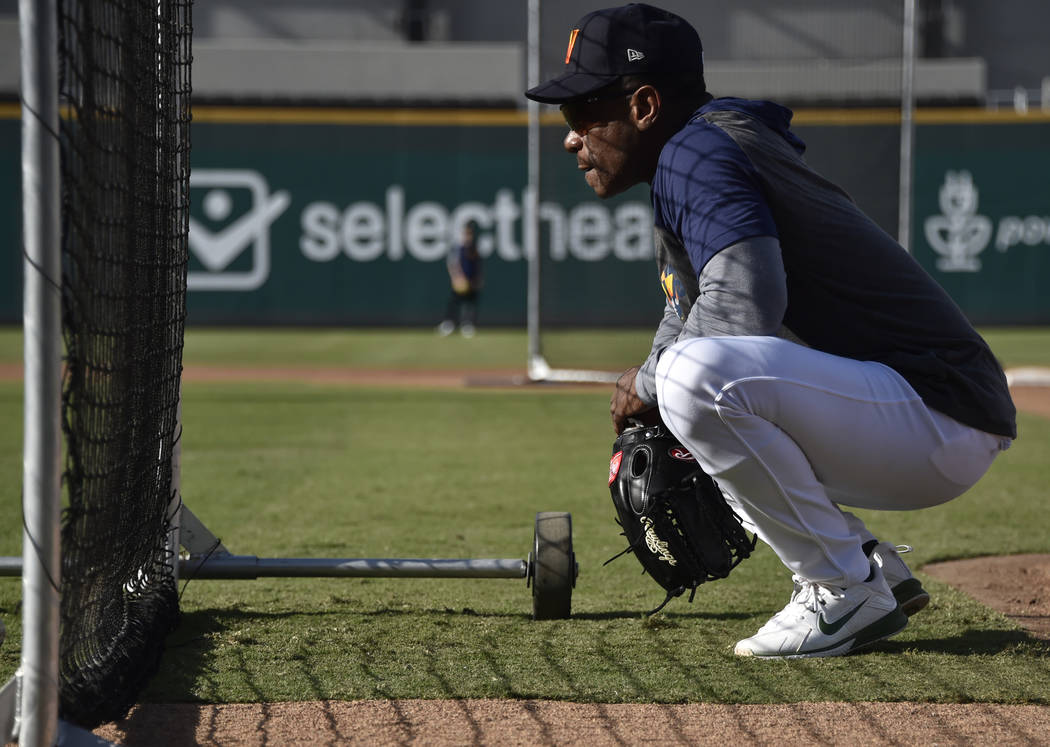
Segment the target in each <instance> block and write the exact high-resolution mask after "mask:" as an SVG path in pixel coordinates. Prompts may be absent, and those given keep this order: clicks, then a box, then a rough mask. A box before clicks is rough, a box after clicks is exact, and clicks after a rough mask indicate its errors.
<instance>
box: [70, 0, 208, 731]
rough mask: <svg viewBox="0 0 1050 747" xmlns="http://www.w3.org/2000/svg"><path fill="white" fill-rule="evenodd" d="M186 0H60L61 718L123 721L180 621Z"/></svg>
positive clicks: (186, 160) (186, 190) (94, 722)
mask: <svg viewBox="0 0 1050 747" xmlns="http://www.w3.org/2000/svg"><path fill="white" fill-rule="evenodd" d="M190 5H191V0H150V1H148V2H142V1H139V0H59V3H58V15H59V35H58V37H59V38H58V44H59V72H60V105H61V107H62V109H61V132H60V142H61V176H62V221H63V226H62V263H63V277H62V314H63V322H62V326H63V336H64V339H65V346H66V355H67V359H66V364H67V365H66V374H65V380H64V382H63V408H62V417H63V428H64V431H65V437H66V447H67V455H66V466H65V473H64V481H65V487H66V491H67V494H68V507H67V508H66V509H65V511H64V513H63V518H62V582H61V599H62V602H61V641H60V713H61V716H62V718H64V719H67V720H69V721H72V722H75V723H78V724H81V725H83V726H88V727H92V726H95V725H97V724H100V723H104V722H106V721H112V720H115V719H118V718H120V717H122V716H124V715H125V714H126V713H127V711H128V709H129V708H130V707H131V705H132V704H133V703H134V702H135V700H136V698H137V696H138V694H139V692H140V691H141V689H142V687H143V686H144V685H145V684H146V682H147V680H148V679H149V678H150V677H151V676H152V675H153V674H154V673H155V672H156V669H157V666H158V664H159V661H160V657H161V653H162V649H163V644H164V639H165V637H166V635H167V634H168V633H169V632H170V631H171V630H172V628H173V627H174V625H175V624H176V622H177V619H178V613H179V610H178V597H177V594H176V588H175V578H174V573H173V563H174V561H173V558H172V551H171V549H170V548H169V546H168V530H169V527H170V521H169V520H170V516H171V511H172V509H171V504H172V502H173V499H174V498H175V495H174V487H173V483H172V466H171V457H172V449H173V446H174V444H175V442H176V439H177V437H178V433H177V432H176V430H177V427H178V419H177V410H178V399H179V381H180V376H181V371H182V345H183V329H184V323H185V315H186V314H185V309H186V264H187V258H188V253H187V252H188V248H187V233H188V214H189V202H188V195H189V168H190V166H189V147H190V145H189V120H190V111H189V104H190V59H191V58H190V39H191V33H190V32H191V27H190Z"/></svg>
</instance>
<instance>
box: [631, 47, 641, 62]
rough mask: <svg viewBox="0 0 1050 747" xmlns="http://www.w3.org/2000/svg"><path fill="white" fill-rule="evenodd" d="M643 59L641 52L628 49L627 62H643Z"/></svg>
mask: <svg viewBox="0 0 1050 747" xmlns="http://www.w3.org/2000/svg"><path fill="white" fill-rule="evenodd" d="M644 59H645V54H643V53H642V52H639V51H638V50H637V49H630V48H628V50H627V61H628V62H637V61H638V60H644Z"/></svg>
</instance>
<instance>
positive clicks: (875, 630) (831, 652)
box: [734, 604, 908, 659]
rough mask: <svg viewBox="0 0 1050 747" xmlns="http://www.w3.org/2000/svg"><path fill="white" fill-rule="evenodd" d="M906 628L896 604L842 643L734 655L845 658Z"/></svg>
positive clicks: (906, 617) (771, 657)
mask: <svg viewBox="0 0 1050 747" xmlns="http://www.w3.org/2000/svg"><path fill="white" fill-rule="evenodd" d="M906 627H908V616H907V615H906V614H904V612H903V611H902V610H901V608H900V605H899V604H898V605H897V608H896V609H895V610H893V612H889V613H887V614H886V615H884V616H883V617H880V618H879V619H878V620H876V621H875V622H873V623H872V624H871V625H869V626H867V627H866V628H862V629H861V630H859V631H857V635H855V636H854V637H853V638H850V639H847V640H845V641H843V642H842V643H836V644H835V645H833V646H828V647H826V648H821V649H814V650H812V651H803V652H797V653H791V654H782V653H768V654H765V653H761V654H760V653H755V652H754V651H750V650H747V649H744V650H743V651H741V650H739V649H737V650H736V651H734V653H735V654H736V655H737V656H750V657H753V658H755V659H816V658H821V657H826V656H845V655H846V654H852V653H853V652H855V651H860V650H861V649H865V648H867V647H869V646H871V645H873V644H876V643H878V642H879V641H884V640H886V639H887V638H890V637H892V636H895V635H897V634H898V633H900V632H901V631H902V630H904V629H905V628H906Z"/></svg>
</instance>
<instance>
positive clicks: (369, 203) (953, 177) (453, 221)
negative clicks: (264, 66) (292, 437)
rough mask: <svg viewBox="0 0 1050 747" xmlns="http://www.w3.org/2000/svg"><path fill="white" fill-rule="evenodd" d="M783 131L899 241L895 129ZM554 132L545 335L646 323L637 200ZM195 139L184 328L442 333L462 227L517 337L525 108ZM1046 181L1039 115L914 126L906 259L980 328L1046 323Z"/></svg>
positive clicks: (546, 216) (550, 124)
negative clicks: (601, 194)
mask: <svg viewBox="0 0 1050 747" xmlns="http://www.w3.org/2000/svg"><path fill="white" fill-rule="evenodd" d="M0 106H2V105H0ZM0 115H2V116H0V231H2V232H3V235H4V236H5V238H6V241H5V244H6V246H7V250H6V251H4V252H3V259H2V260H0V270H2V272H3V275H2V278H0V321H4V322H17V321H18V320H19V319H20V318H21V313H22V311H21V284H22V269H21V234H20V230H21V229H20V199H19V193H20V165H19V163H20V161H19V159H20V156H19V129H20V123H19V121H18V119H17V116H18V114H17V107H15V106H12V105H7V108H6V109H3V108H0ZM796 127H797V130H798V132H799V134H800V135H801V136H802V137H803V138H804V139H805V140H806V141H807V143H808V144H809V150H808V152H807V159H808V160H809V161H810V163H811V164H812V165H813V166H814V167H815V168H816V169H817V170H819V171H820V172H821V173H823V174H825V175H827V176H829V177H830V178H832V179H833V180H835V181H837V182H839V183H840V184H842V185H843V186H844V187H845V188H846V189H847V190H848V191H849V192H850V193H851V194H852V195H853V197H854V199H856V200H857V202H858V203H859V204H860V205H861V206H862V207H863V208H864V209H865V210H866V211H867V212H868V213H869V214H870V215H871V216H872V217H873V218H874V219H875V220H876V221H877V222H878V223H879V224H880V225H882V226H883V228H885V229H886V230H887V231H889V232H890V233H893V234H895V233H896V223H897V185H898V174H897V165H896V164H897V152H898V147H899V135H898V131H899V125H898V123H897V121H896V115H895V113H893V112H886V111H838V112H836V111H826V112H817V111H803V112H799V113H798V115H797V117H796ZM563 132H564V127H563V126H562V125H559V124H558V123H557V121H556V120H555V119H545V126H544V128H543V134H542V138H543V162H542V171H543V183H542V187H541V194H540V221H541V264H542V267H543V274H542V284H541V292H542V309H543V319H544V322H545V323H547V324H552V325H601V324H643V325H648V324H653V323H655V321H656V320H657V319H658V317H659V315H660V313H661V302H662V301H661V299H662V294H661V292H660V290H659V288H658V286H657V284H656V280H655V272H654V268H653V262H652V238H651V216H650V207H649V200H648V190H647V189H646V188H635V189H634V190H632V191H630V192H629V193H627V194H626V195H623V196H621V197H619V198H616V199H614V200H610V201H599V200H597V199H596V198H595V197H594V195H593V194H592V193H591V192H590V190H589V189H588V188H587V187H586V185H585V184H584V183H583V180H582V179H581V178H580V175H579V173H578V172H577V171H576V170H575V163H574V160H573V159H572V158H571V157H569V156H568V155H566V154H565V153H564V152H563V151H562V150H561V147H560V141H561V137H562V135H563ZM192 138H193V143H192V147H193V151H192V152H193V156H192V166H193V172H192V177H191V194H190V197H191V229H190V250H191V251H190V255H191V259H190V268H189V286H190V293H189V301H188V304H189V315H190V322H191V323H194V324H215V323H224V324H226V323H229V324H354V325H376V324H380V325H382V324H395V325H420V324H432V323H436V322H437V321H439V320H440V317H441V314H442V311H443V308H444V306H445V302H446V298H447V295H448V281H447V275H446V272H445V267H444V259H445V257H446V255H447V253H448V250H449V246H450V242H451V240H452V237H453V236H454V235H455V234H456V232H457V227H458V226H460V225H462V223H463V222H465V221H467V220H474V221H476V222H477V223H478V224H479V227H480V231H479V235H480V244H481V250H482V254H483V255H484V257H485V260H484V261H485V276H486V281H485V287H484V290H483V292H482V300H481V314H480V321H481V323H482V324H492V325H520V324H522V323H523V322H524V318H525V303H526V258H525V253H524V239H523V222H522V214H523V200H524V188H525V181H526V161H525V153H526V130H525V122H524V118H523V116H522V115H521V113H519V112H496V111H466V110H463V111H459V110H455V111H427V110H416V111H371V110H324V109H322V110H301V109H222V108H215V107H211V108H201V109H199V110H195V112H194V124H193V128H192ZM1048 174H1050V117H1042V116H1039V115H1033V116H1030V117H1028V118H1019V117H1016V116H993V115H988V114H985V113H977V112H959V111H955V110H953V111H943V112H937V113H932V114H930V115H928V116H927V117H926V118H925V119H923V118H922V117H921V116H920V123H919V125H918V127H917V132H916V173H915V190H914V222H913V237H914V239H913V250H914V252H915V255H916V257H917V258H918V259H919V260H920V261H921V262H922V264H923V265H924V266H925V267H927V269H929V271H930V272H931V274H933V275H934V277H936V278H937V280H938V281H940V282H941V283H942V284H943V285H944V286H945V287H946V288H947V289H948V290H949V292H950V293H951V294H952V295H953V297H955V298H956V299H957V301H958V302H959V304H960V305H961V306H962V307H963V309H964V310H965V311H966V312H967V313H968V314H969V315H970V316H971V318H972V319H974V321H976V322H978V323H1047V322H1050V294H1047V293H1045V292H1043V290H1042V286H1043V285H1044V284H1046V283H1047V282H1048V281H1050V256H1048V254H1050V187H1048V186H1047V185H1048V179H1047V175H1048ZM857 270H858V272H863V271H864V268H862V267H858V268H857Z"/></svg>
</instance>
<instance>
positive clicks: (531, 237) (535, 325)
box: [524, 0, 543, 369]
mask: <svg viewBox="0 0 1050 747" xmlns="http://www.w3.org/2000/svg"><path fill="white" fill-rule="evenodd" d="M527 66H528V72H527V79H528V87H529V88H532V87H533V86H537V85H539V83H540V0H529V5H528V63H527ZM539 204H540V105H539V102H536V101H532V100H531V99H530V100H529V102H528V184H527V186H526V187H525V205H524V207H525V210H524V212H525V215H524V218H525V222H524V234H525V235H524V239H525V242H524V243H525V256H526V258H527V261H528V281H527V287H528V293H527V296H528V297H527V306H526V314H527V316H526V321H527V330H528V338H529V350H528V355H529V366H530V369H531V368H532V366H533V361H534V360H536V359H538V358H540V356H542V354H543V351H542V346H541V345H540V225H539V223H540V207H539Z"/></svg>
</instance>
